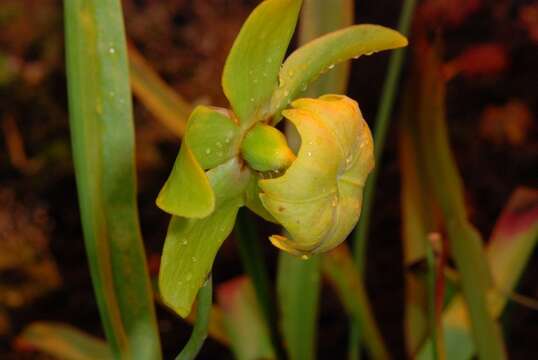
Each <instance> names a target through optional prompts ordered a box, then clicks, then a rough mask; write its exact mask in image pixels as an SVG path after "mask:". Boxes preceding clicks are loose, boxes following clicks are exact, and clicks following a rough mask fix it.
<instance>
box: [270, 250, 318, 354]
mask: <svg viewBox="0 0 538 360" xmlns="http://www.w3.org/2000/svg"><path fill="white" fill-rule="evenodd" d="M319 265H320V257H319V256H317V255H316V256H313V257H311V258H310V259H308V260H303V259H299V258H297V257H295V256H292V255H290V254H287V253H285V252H281V253H280V256H279V257H278V273H277V290H278V304H279V305H280V306H279V307H280V314H281V317H282V333H283V335H284V339H285V348H286V350H287V353H288V356H289V358H290V359H291V360H301V359H304V360H307V359H315V358H316V333H317V331H316V329H317V319H318V307H319V292H320V285H321V279H320V277H321V276H320V271H319Z"/></svg>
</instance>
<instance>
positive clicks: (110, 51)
mask: <svg viewBox="0 0 538 360" xmlns="http://www.w3.org/2000/svg"><path fill="white" fill-rule="evenodd" d="M108 52H109V53H111V54H114V53H115V52H116V49H114V48H113V47H111V48H110V49H108Z"/></svg>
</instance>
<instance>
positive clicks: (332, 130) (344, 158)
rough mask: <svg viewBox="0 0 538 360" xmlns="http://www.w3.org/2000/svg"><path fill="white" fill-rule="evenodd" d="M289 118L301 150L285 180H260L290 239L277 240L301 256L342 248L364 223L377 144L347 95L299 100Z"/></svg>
mask: <svg viewBox="0 0 538 360" xmlns="http://www.w3.org/2000/svg"><path fill="white" fill-rule="evenodd" d="M292 106H293V109H289V110H285V111H283V115H284V116H285V117H286V118H287V119H289V120H290V121H291V122H292V123H293V124H294V125H295V127H296V128H297V130H298V132H299V135H300V136H301V148H300V149H299V153H298V155H297V159H296V160H295V161H294V162H293V163H292V164H291V166H290V167H289V168H288V169H287V170H286V173H285V174H284V175H282V176H281V177H278V178H274V179H263V180H260V181H259V186H260V188H261V190H262V193H261V194H260V199H261V201H262V203H263V205H264V207H265V208H266V209H267V210H268V211H269V213H270V214H271V215H272V216H273V217H274V218H275V219H276V220H277V221H278V222H279V223H280V224H282V225H283V226H284V227H285V228H286V230H287V232H288V233H289V234H290V238H286V237H283V236H279V235H273V236H271V238H270V239H271V241H272V242H273V244H274V245H276V246H277V247H279V248H280V249H282V250H285V251H288V252H290V253H292V254H295V255H310V254H314V253H319V252H323V251H328V250H330V249H332V248H334V247H335V246H337V245H339V244H340V243H341V242H342V241H344V240H345V238H346V237H347V236H348V235H349V233H350V232H351V231H352V229H353V227H354V226H355V225H356V224H357V221H358V220H359V215H360V210H361V205H362V191H363V187H364V184H365V182H366V178H367V176H368V174H369V173H370V171H371V170H372V169H373V166H374V156H373V141H372V136H371V133H370V130H369V128H368V125H367V124H366V122H365V121H364V119H363V117H362V114H361V112H360V110H359V107H358V104H357V103H356V102H355V101H354V100H352V99H350V98H348V97H346V96H341V95H325V96H322V97H320V98H318V99H299V100H296V101H294V102H293V104H292Z"/></svg>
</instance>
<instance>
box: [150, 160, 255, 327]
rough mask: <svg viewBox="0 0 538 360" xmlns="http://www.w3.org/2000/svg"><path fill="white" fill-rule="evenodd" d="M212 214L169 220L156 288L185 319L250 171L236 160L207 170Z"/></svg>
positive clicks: (225, 234) (228, 227) (229, 226)
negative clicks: (210, 190)
mask: <svg viewBox="0 0 538 360" xmlns="http://www.w3.org/2000/svg"><path fill="white" fill-rule="evenodd" d="M207 176H208V179H209V181H210V183H211V186H212V189H213V191H214V193H215V194H216V204H215V211H214V212H213V213H212V214H211V215H209V216H207V217H205V218H203V219H187V218H183V217H177V216H174V217H172V221H171V222H170V226H169V228H168V234H167V235H166V240H165V243H164V249H163V254H162V258H161V268H160V272H159V289H160V292H161V295H162V298H163V301H164V303H165V304H166V305H168V306H169V307H171V308H172V309H173V310H174V311H176V312H177V313H178V314H179V315H180V316H182V317H186V316H187V315H188V314H189V312H190V310H191V307H192V303H193V301H194V299H195V297H196V294H197V293H198V289H199V288H200V287H201V286H202V284H203V283H204V282H205V280H206V278H207V275H208V274H209V272H210V270H211V267H212V265H213V261H214V259H215V256H216V254H217V251H218V249H219V248H220V246H221V244H222V242H223V241H224V240H225V239H226V237H228V235H229V234H230V232H231V231H232V229H233V225H234V223H235V217H236V215H237V211H238V210H239V208H240V207H241V206H242V205H243V193H244V190H245V188H246V186H247V184H248V181H249V177H250V171H249V170H248V169H246V168H243V169H241V164H240V163H239V161H238V159H237V158H233V159H231V160H229V161H228V162H226V163H224V164H222V165H220V166H218V167H216V168H215V169H212V170H210V171H208V173H207Z"/></svg>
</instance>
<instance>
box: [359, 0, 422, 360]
mask: <svg viewBox="0 0 538 360" xmlns="http://www.w3.org/2000/svg"><path fill="white" fill-rule="evenodd" d="M415 6H416V0H405V1H404V4H403V8H402V12H401V13H400V19H399V23H398V30H399V31H400V33H402V34H404V35H408V34H409V29H410V27H411V20H412V17H413V12H414V10H415ZM405 53H406V50H405V49H399V50H395V51H394V52H393V53H392V54H391V56H390V61H389V67H388V72H387V76H386V78H385V82H384V84H383V90H382V95H381V100H380V103H379V110H378V112H377V117H376V121H375V129H374V154H375V162H376V167H375V169H374V170H373V172H372V173H371V174H370V176H369V177H368V180H367V181H366V186H365V189H364V195H363V203H362V204H363V205H362V212H361V217H360V219H359V223H358V225H357V227H356V228H355V234H354V239H353V240H354V242H353V255H354V257H355V261H356V263H357V265H358V267H359V269H360V270H361V272H364V271H365V268H366V251H367V241H368V234H369V228H370V218H371V214H372V209H373V203H374V198H375V187H376V183H377V178H378V176H379V169H380V165H381V159H382V155H383V148H384V147H385V140H386V137H387V132H388V129H389V125H390V115H391V114H392V108H393V106H394V100H395V97H396V89H397V85H398V83H399V79H400V74H401V72H402V65H403V61H404V57H405ZM360 342H361V339H360V323H359V322H358V321H357V320H353V321H352V323H351V328H350V336H349V358H350V359H358V358H360Z"/></svg>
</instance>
